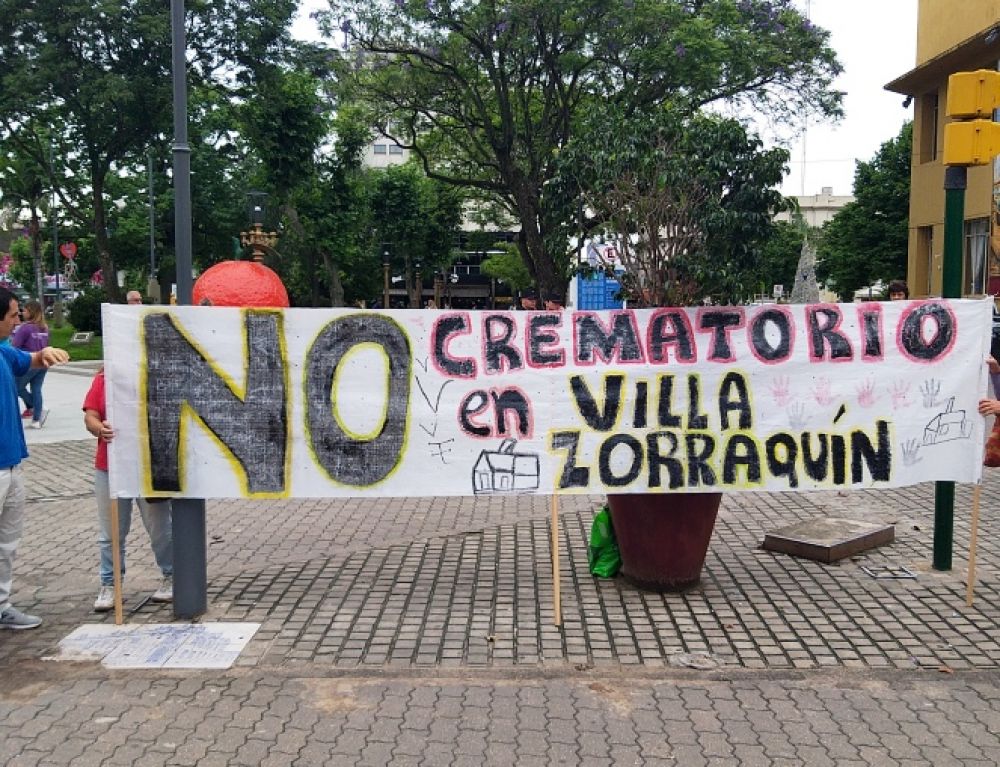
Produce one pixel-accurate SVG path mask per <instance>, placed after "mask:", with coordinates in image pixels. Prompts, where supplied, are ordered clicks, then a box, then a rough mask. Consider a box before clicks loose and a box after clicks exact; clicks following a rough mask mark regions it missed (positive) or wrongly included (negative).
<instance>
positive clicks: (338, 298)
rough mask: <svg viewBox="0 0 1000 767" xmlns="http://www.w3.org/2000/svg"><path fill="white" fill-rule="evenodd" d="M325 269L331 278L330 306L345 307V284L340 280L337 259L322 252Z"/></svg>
mask: <svg viewBox="0 0 1000 767" xmlns="http://www.w3.org/2000/svg"><path fill="white" fill-rule="evenodd" d="M320 255H321V256H322V257H323V268H324V269H326V273H327V275H328V276H329V278H330V306H343V305H344V283H343V282H342V281H341V279H340V267H339V265H338V264H337V261H336V259H334V257H333V256H332V255H330V254H329V253H327V252H326V251H325V250H321V251H320Z"/></svg>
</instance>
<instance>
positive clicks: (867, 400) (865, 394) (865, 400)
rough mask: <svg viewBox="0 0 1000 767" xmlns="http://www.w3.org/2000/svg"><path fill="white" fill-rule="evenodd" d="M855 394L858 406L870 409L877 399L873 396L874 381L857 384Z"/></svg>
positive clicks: (869, 380)
mask: <svg viewBox="0 0 1000 767" xmlns="http://www.w3.org/2000/svg"><path fill="white" fill-rule="evenodd" d="M857 392H858V404H859V405H861V407H871V406H872V405H874V404H875V400H876V399H878V397H876V396H875V381H874V380H873V379H871V378H869V379H868V380H867V381H863V382H862V383H860V384H858V388H857Z"/></svg>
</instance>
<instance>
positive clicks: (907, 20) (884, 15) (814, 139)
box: [295, 0, 917, 195]
mask: <svg viewBox="0 0 1000 767" xmlns="http://www.w3.org/2000/svg"><path fill="white" fill-rule="evenodd" d="M796 2H797V4H798V6H799V8H800V10H802V11H806V10H808V11H809V14H810V17H811V18H812V21H813V23H814V24H816V25H817V26H820V27H823V28H824V29H828V30H830V32H831V33H832V39H831V44H832V45H833V48H834V50H836V51H837V55H838V57H839V59H840V63H841V64H842V65H843V67H844V73H843V74H842V75H841V76H840V78H839V79H838V80H837V87H838V88H839V89H840V90H842V91H845V92H846V93H847V96H846V98H845V101H844V111H845V112H846V116H845V118H844V119H843V120H842V121H841V122H840V123H839V124H837V125H829V124H814V123H810V124H809V127H808V130H807V131H806V133H805V142H804V146H805V149H804V151H803V142H802V141H801V140H799V141H796V140H794V138H793V135H792V133H793V132H791V131H789V132H787V133H786V137H785V141H786V143H787V145H788V147H789V149H790V150H791V152H792V158H791V163H790V165H789V169H790V172H789V174H788V176H787V177H786V179H785V183H784V185H783V186H782V192H784V193H785V194H788V195H798V194H803V193H804V194H806V195H814V194H818V193H819V192H820V190H821V189H822V187H825V186H828V187H832V188H833V193H834V194H840V195H842V194H850V193H851V188H852V186H853V184H854V162H855V160H870V159H872V157H873V156H874V155H875V153H876V152H877V151H878V148H879V146H881V145H882V143H883V142H885V141H888V140H889V139H891V138H894V137H895V136H896V135H897V134H898V133H899V129H900V127H902V125H903V122H904V121H905V120H908V119H910V118H912V116H913V107H912V106H911V107H909V108H907V109H904V108H903V97H902V96H900V95H898V94H895V93H889V92H888V91H886V90H885V89H884V87H883V86H884V85H885V84H886V83H887V82H889V81H890V80H894V79H895V78H897V77H898V76H899V75H901V74H903V73H905V72H907V71H909V70H910V69H912V68H913V65H914V61H915V55H916V39H917V0H796ZM299 7H300V11H299V19H298V21H297V23H296V26H295V30H296V34H297V36H299V37H304V38H310V37H315V31H314V29H315V27H314V25H313V24H312V22H310V21H309V20H308V18H307V15H308V12H309V11H310V10H313V9H316V8H326V7H329V6H328V5H327V4H326V3H325V2H324V0H301V2H300V6H299ZM803 159H804V160H805V162H803ZM803 170H804V177H803Z"/></svg>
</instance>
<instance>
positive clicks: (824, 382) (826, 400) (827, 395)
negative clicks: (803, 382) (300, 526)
mask: <svg viewBox="0 0 1000 767" xmlns="http://www.w3.org/2000/svg"><path fill="white" fill-rule="evenodd" d="M813 397H814V398H815V399H816V402H817V403H818V404H820V405H829V404H830V403H831V402H833V393H832V392H831V391H830V379H828V378H820V379H819V380H818V381H816V385H815V386H813Z"/></svg>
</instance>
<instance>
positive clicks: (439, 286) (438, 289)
mask: <svg viewBox="0 0 1000 767" xmlns="http://www.w3.org/2000/svg"><path fill="white" fill-rule="evenodd" d="M444 280H445V277H444V269H442V270H441V271H438V272H434V306H435V307H436V308H438V309H440V308H441V294H442V293H443V292H444Z"/></svg>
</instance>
